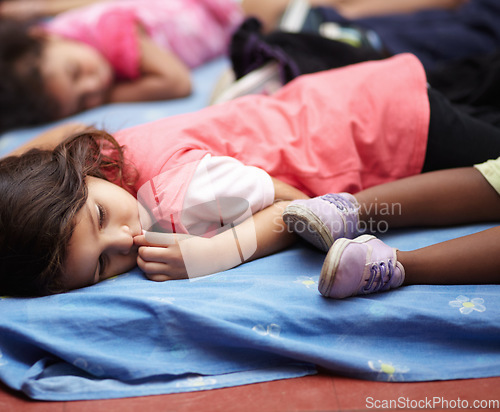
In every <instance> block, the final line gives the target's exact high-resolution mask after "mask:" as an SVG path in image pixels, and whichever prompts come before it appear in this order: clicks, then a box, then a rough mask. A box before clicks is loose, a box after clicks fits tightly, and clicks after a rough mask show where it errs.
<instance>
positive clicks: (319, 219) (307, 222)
mask: <svg viewBox="0 0 500 412" xmlns="http://www.w3.org/2000/svg"><path fill="white" fill-rule="evenodd" d="M358 212H359V204H358V202H357V200H356V198H355V197H354V196H353V195H351V194H349V193H330V194H327V195H323V196H319V197H315V198H313V199H300V200H294V201H293V202H292V203H290V204H289V205H288V206H287V207H286V209H285V211H284V212H283V220H284V222H285V224H286V225H287V227H288V229H289V230H292V231H294V232H295V233H296V234H298V235H299V236H300V237H302V238H304V239H305V240H307V241H308V242H310V243H312V244H313V245H314V246H316V247H317V248H318V249H321V250H322V251H324V252H328V250H329V249H330V247H331V246H332V244H333V242H334V241H335V240H337V239H338V238H341V237H346V238H349V239H352V238H355V237H356V236H358V235H359V234H360V233H359V214H358Z"/></svg>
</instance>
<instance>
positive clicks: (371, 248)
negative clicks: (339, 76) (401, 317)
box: [318, 226, 500, 299]
mask: <svg viewBox="0 0 500 412" xmlns="http://www.w3.org/2000/svg"><path fill="white" fill-rule="evenodd" d="M499 238H500V226H497V227H495V228H493V229H488V230H485V231H483V232H479V233H476V234H473V235H469V236H464V237H461V238H457V239H453V240H449V241H446V242H442V243H438V244H435V245H432V246H428V247H425V248H422V249H417V250H414V251H410V252H405V251H397V250H396V249H394V248H392V247H391V246H388V245H386V244H385V243H384V242H382V241H381V240H379V239H377V238H375V237H374V236H370V235H364V236H360V237H358V238H356V239H338V240H337V241H336V242H335V243H334V244H333V246H332V247H331V248H330V250H329V252H328V254H327V255H326V258H325V262H324V263H323V267H322V269H321V275H320V279H319V284H318V289H319V291H320V292H321V294H322V295H324V296H326V297H331V298H336V299H340V298H345V297H349V296H355V295H364V294H369V293H374V292H380V291H387V290H390V289H394V288H398V287H400V286H402V285H414V284H430V285H456V284H488V283H492V284H498V283H500V275H499V272H498V268H499V267H500V253H499V252H500V246H499V242H498V240H499Z"/></svg>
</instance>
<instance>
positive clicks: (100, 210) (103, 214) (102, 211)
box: [96, 203, 106, 229]
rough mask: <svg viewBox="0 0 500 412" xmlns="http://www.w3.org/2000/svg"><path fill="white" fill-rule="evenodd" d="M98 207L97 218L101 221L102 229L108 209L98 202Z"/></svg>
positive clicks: (100, 227) (100, 226)
mask: <svg viewBox="0 0 500 412" xmlns="http://www.w3.org/2000/svg"><path fill="white" fill-rule="evenodd" d="M96 208H97V218H98V219H97V220H98V222H99V229H102V228H103V226H104V224H105V223H106V209H104V207H102V206H101V205H100V204H98V203H96Z"/></svg>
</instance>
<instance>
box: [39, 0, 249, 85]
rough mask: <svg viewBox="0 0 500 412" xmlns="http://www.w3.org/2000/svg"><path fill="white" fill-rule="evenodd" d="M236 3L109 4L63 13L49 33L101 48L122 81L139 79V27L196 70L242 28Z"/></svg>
mask: <svg viewBox="0 0 500 412" xmlns="http://www.w3.org/2000/svg"><path fill="white" fill-rule="evenodd" d="M242 19H243V17H242V11H241V10H240V7H239V5H238V3H237V2H236V1H235V0H108V1H106V2H102V3H96V4H93V5H90V6H87V7H83V8H79V9H75V10H71V11H69V12H66V13H62V14H60V15H58V16H56V17H55V18H54V19H52V20H50V21H49V22H48V23H47V24H46V26H45V28H46V30H47V31H49V32H51V33H54V34H58V35H60V36H62V37H65V38H68V39H72V40H77V41H81V42H84V43H86V44H88V45H90V46H92V47H95V48H96V49H97V50H98V51H100V52H101V54H102V55H103V56H105V57H106V58H107V60H108V61H109V62H110V63H111V65H112V66H113V68H114V69H115V72H116V74H117V77H118V78H125V79H134V78H137V77H138V76H139V64H140V54H139V46H138V42H137V25H138V24H140V25H141V26H142V27H143V28H144V29H145V30H146V32H147V33H148V34H149V35H150V36H151V38H152V39H153V40H154V41H155V42H156V43H157V44H158V45H159V46H161V47H163V48H164V49H165V50H169V51H172V52H173V53H174V54H175V55H177V56H178V57H179V58H180V59H181V60H182V61H183V62H184V63H185V64H186V65H188V66H189V67H191V68H193V67H196V66H199V65H201V64H202V63H205V62H206V61H208V60H210V59H213V58H214V57H217V56H220V55H223V54H225V53H226V50H227V46H228V44H229V40H230V37H231V34H232V33H233V31H234V30H235V29H236V27H237V26H238V24H240V23H241V21H242Z"/></svg>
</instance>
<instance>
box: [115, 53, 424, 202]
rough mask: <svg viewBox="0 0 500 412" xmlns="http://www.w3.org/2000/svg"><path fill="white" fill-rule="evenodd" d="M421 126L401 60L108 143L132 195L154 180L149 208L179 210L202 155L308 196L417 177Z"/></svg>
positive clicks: (307, 80) (330, 75)
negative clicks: (123, 160) (154, 204)
mask: <svg viewBox="0 0 500 412" xmlns="http://www.w3.org/2000/svg"><path fill="white" fill-rule="evenodd" d="M429 117H430V112H429V101H428V97H427V87H426V77H425V73H424V70H423V68H422V65H421V64H420V62H419V61H418V59H417V58H416V57H414V56H413V55H409V54H403V55H399V56H396V57H393V58H390V59H387V60H383V61H378V62H366V63H361V64H358V65H353V66H349V67H345V68H340V69H335V70H330V71H325V72H320V73H316V74H312V75H307V76H302V77H299V78H297V79H295V80H294V81H293V82H291V83H289V84H288V85H287V86H285V87H283V88H282V89H281V90H279V91H278V92H277V93H276V94H275V95H273V96H245V97H242V98H239V99H237V100H234V101H231V102H227V103H224V104H221V105H218V106H212V107H208V108H205V109H202V110H201V111H198V112H195V113H188V114H184V115H179V116H174V117H169V118H165V119H162V120H159V121H156V122H153V123H148V124H144V125H139V126H136V127H133V128H130V129H126V130H123V131H120V132H118V133H116V134H115V137H116V139H117V140H118V141H119V142H120V143H121V144H124V145H126V146H127V148H128V149H127V152H126V153H127V157H128V158H129V159H130V160H131V161H132V162H133V163H134V164H135V165H136V167H137V169H138V171H139V174H140V179H139V181H138V182H137V187H136V189H138V188H139V187H141V186H142V185H143V184H145V183H147V182H149V181H151V179H153V178H155V177H156V176H159V175H161V176H162V177H161V180H162V182H157V181H156V182H155V188H156V189H155V190H156V191H157V193H156V194H155V196H157V201H158V202H159V204H162V205H163V204H164V205H165V207H168V208H169V210H179V211H180V210H181V209H182V205H183V202H184V196H185V193H186V189H187V187H188V185H189V183H190V180H191V177H192V176H193V173H194V171H195V169H196V166H197V164H198V162H199V161H200V159H201V158H202V157H203V156H205V155H206V154H207V153H210V154H211V155H213V156H230V157H234V158H236V159H238V160H240V161H241V162H242V163H244V164H246V165H251V166H257V167H259V168H261V169H263V170H265V171H266V172H267V173H268V174H269V175H271V176H272V177H276V178H278V179H280V180H282V181H284V182H286V183H289V184H291V185H293V186H295V187H296V188H298V189H301V190H303V191H304V192H305V193H307V194H308V195H311V196H314V195H320V194H324V193H328V192H339V191H348V192H352V193H355V192H357V191H359V190H361V189H363V188H366V187H370V186H373V185H376V184H379V183H384V182H388V181H392V180H395V179H400V178H402V177H405V176H409V175H414V174H417V173H419V172H420V171H421V168H422V165H423V161H424V157H425V150H426V143H427V133H428V125H429ZM148 184H149V183H148Z"/></svg>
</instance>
